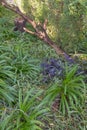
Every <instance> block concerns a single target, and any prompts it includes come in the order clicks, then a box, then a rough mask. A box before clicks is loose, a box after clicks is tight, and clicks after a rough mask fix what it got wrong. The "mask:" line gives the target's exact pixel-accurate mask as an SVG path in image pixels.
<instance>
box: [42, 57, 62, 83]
mask: <svg viewBox="0 0 87 130" xmlns="http://www.w3.org/2000/svg"><path fill="white" fill-rule="evenodd" d="M41 68H42V74H43V81H44V82H48V81H49V80H52V79H53V78H54V77H55V76H57V77H60V78H61V77H62V76H63V70H64V69H63V68H64V67H63V63H62V62H61V60H60V59H54V58H51V59H49V60H45V61H44V62H43V63H42V64H41Z"/></svg>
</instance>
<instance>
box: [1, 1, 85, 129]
mask: <svg viewBox="0 0 87 130" xmlns="http://www.w3.org/2000/svg"><path fill="white" fill-rule="evenodd" d="M24 2H25V1H24ZM28 2H29V4H27V3H26V2H25V3H24V7H26V8H24V9H26V10H25V11H26V12H27V13H30V14H32V15H31V17H32V18H34V19H35V20H36V21H41V22H43V20H44V19H45V18H48V26H47V30H48V34H49V35H50V37H51V38H52V40H54V41H55V42H56V43H57V44H58V45H59V46H61V48H62V49H63V50H65V51H66V52H67V53H68V54H69V55H70V56H72V57H73V60H72V59H70V57H66V59H64V58H62V57H60V56H58V55H57V54H56V53H55V51H54V49H52V48H51V47H50V46H48V45H46V44H44V42H42V41H41V40H40V39H38V37H36V36H34V35H31V34H30V35H29V34H28V33H26V32H23V33H21V32H19V31H16V32H15V31H13V29H14V19H15V17H18V15H17V14H15V13H14V12H12V11H10V10H8V9H6V8H4V7H3V6H0V11H1V12H0V130H86V129H87V23H86V20H87V16H86V15H87V3H86V0H64V1H62V2H61V1H60V0H55V1H54V0H43V1H41V0H36V1H34V0H29V1H28ZM31 6H32V10H31V8H30V7H31ZM62 6H63V7H62ZM33 7H34V8H33ZM48 7H49V8H48ZM28 8H29V9H30V10H28ZM27 27H29V28H31V29H32V27H31V26H30V25H27Z"/></svg>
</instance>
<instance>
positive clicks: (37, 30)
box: [0, 0, 68, 58]
mask: <svg viewBox="0 0 87 130" xmlns="http://www.w3.org/2000/svg"><path fill="white" fill-rule="evenodd" d="M0 3H1V4H2V5H3V6H4V7H6V8H8V9H10V10H12V11H13V12H15V13H17V14H19V15H20V16H21V17H22V18H23V19H24V20H26V21H27V22H28V23H29V24H30V25H32V27H33V29H34V31H31V30H29V29H27V28H25V27H24V30H25V31H26V32H27V33H30V34H32V35H36V36H37V37H38V38H40V39H41V40H43V41H44V42H45V43H47V44H48V45H50V46H51V47H52V48H54V50H55V51H56V53H57V54H58V55H62V56H63V57H64V58H66V56H68V55H67V54H66V53H65V52H64V51H63V50H62V49H61V48H60V47H59V46H57V44H56V43H54V42H53V41H52V40H51V39H50V37H49V36H48V34H47V32H46V26H47V19H45V20H44V23H43V24H42V23H36V22H35V21H34V20H33V19H31V18H30V17H29V16H27V15H25V14H23V13H22V12H21V11H20V9H19V8H18V7H16V6H14V5H9V4H8V3H7V2H5V1H3V0H2V1H1V2H0Z"/></svg>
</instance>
